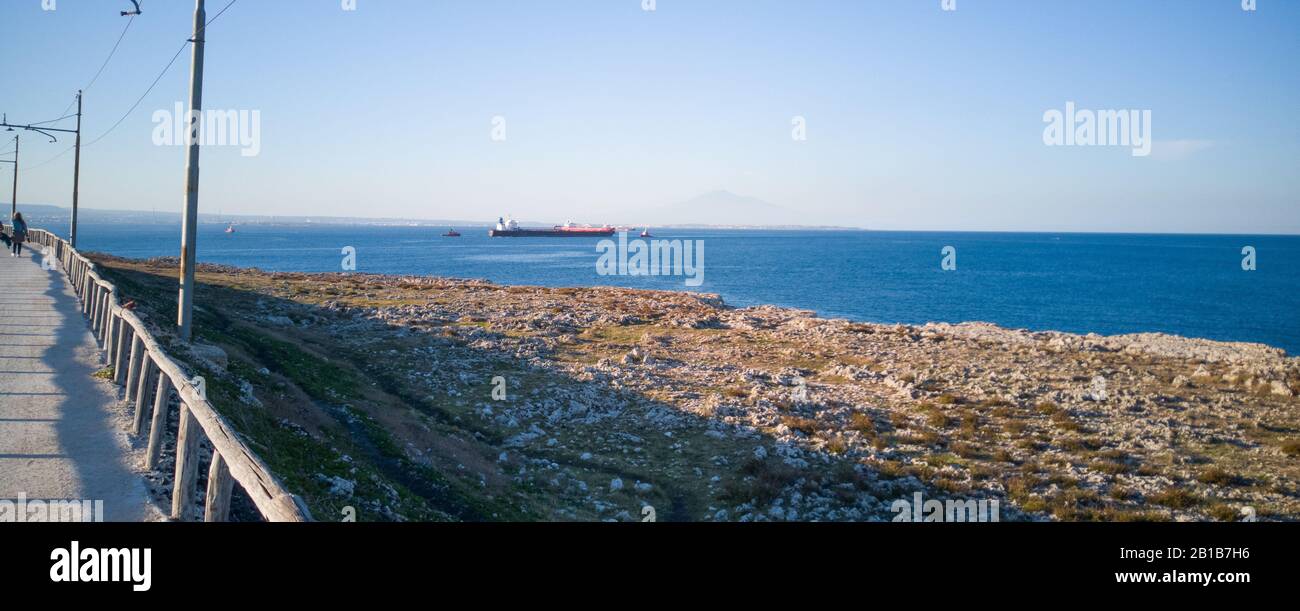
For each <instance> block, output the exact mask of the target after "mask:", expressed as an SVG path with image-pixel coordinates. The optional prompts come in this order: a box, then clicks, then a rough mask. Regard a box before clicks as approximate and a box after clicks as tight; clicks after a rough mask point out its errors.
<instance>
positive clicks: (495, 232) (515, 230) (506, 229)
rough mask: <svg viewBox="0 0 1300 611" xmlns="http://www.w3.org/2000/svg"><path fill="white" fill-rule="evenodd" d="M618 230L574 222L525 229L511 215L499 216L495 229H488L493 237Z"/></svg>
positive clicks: (598, 233) (592, 234) (602, 234)
mask: <svg viewBox="0 0 1300 611" xmlns="http://www.w3.org/2000/svg"><path fill="white" fill-rule="evenodd" d="M615 231H617V230H616V229H615V228H613V227H610V226H608V225H606V226H604V227H580V226H578V225H574V224H573V223H565V224H563V225H556V226H554V227H551V228H550V229H524V228H521V227H520V226H519V223H517V222H515V221H514V219H511V218H510V217H505V218H498V219H497V226H496V228H495V229H492V230H489V231H488V237H493V238H591V237H606V236H612V235H614V232H615Z"/></svg>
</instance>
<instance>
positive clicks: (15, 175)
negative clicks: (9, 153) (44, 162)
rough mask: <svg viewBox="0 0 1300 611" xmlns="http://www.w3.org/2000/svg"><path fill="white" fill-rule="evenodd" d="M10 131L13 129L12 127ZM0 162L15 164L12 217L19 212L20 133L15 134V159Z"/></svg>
mask: <svg viewBox="0 0 1300 611" xmlns="http://www.w3.org/2000/svg"><path fill="white" fill-rule="evenodd" d="M9 131H13V130H12V129H10V130H9ZM0 163H12V164H14V203H13V206H11V207H10V208H9V218H11V219H12V218H13V217H14V214H17V213H18V134H14V160H13V161H9V160H8V159H0ZM0 220H4V219H0Z"/></svg>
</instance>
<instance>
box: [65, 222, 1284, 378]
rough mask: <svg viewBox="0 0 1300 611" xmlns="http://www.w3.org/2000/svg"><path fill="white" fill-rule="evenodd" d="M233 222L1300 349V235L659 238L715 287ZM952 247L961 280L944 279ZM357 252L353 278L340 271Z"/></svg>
mask: <svg viewBox="0 0 1300 611" xmlns="http://www.w3.org/2000/svg"><path fill="white" fill-rule="evenodd" d="M46 224H47V225H49V224H50V223H48V221H47V222H46ZM226 226H227V223H224V222H203V223H200V225H199V239H198V242H197V245H198V253H199V255H198V260H199V262H200V263H216V264H224V265H232V266H235V267H241V268H256V269H260V270H263V271H283V272H337V271H356V272H361V273H377V274H385V275H401V276H428V277H446V278H461V279H482V280H487V281H491V282H494V283H497V284H503V285H524V286H546V287H593V286H618V287H624V288H641V289H652V290H675V291H689V292H700V293H710V294H717V295H719V296H720V297H721V298H722V299H723V300H724V301H725V302H726V303H727V304H728V305H730V306H735V307H750V306H760V305H772V306H778V307H787V308H795V309H802V310H811V311H813V312H814V313H815V314H816V315H817V316H819V317H823V318H845V319H849V320H853V321H859V322H871V323H882V324H909V325H922V324H926V323H931V322H934V323H951V324H959V323H991V324H995V325H998V326H1001V327H1005V328H1010V329H1025V330H1029V331H1033V332H1048V331H1056V332H1062V333H1073V334H1083V335H1086V334H1090V333H1095V334H1098V335H1105V336H1113V335H1124V334H1132V333H1165V334H1170V335H1178V336H1182V337H1188V338H1199V339H1210V340H1216V341H1226V342H1245V343H1257V344H1264V345H1267V346H1270V347H1274V348H1280V349H1282V350H1285V351H1286V352H1287V353H1288V354H1290V355H1294V354H1297V353H1300V322H1298V321H1300V306H1297V304H1295V303H1294V301H1293V300H1291V299H1289V297H1288V292H1287V287H1288V286H1296V285H1300V278H1298V277H1296V272H1295V270H1294V268H1291V269H1287V268H1286V267H1283V266H1278V265H1276V264H1274V263H1273V262H1275V261H1286V260H1291V258H1293V257H1296V256H1300V238H1296V237H1295V236H1289V235H1240V234H1173V233H1164V234H1161V233H1099V232H1019V231H999V232H994V231H896V230H858V229H840V230H832V229H818V230H807V229H727V228H714V227H699V228H691V227H664V228H662V229H653V228H652V233H653V238H654V239H661V240H686V241H694V242H697V243H701V244H702V248H703V250H704V253H705V258H704V266H703V272H702V274H701V275H702V278H703V280H702V282H701V284H700V285H699V286H689V285H687V284H686V283H685V282H683V279H682V278H681V277H678V276H634V275H621V274H616V275H607V276H602V275H599V274H597V273H596V271H595V269H596V263H597V260H598V257H599V252H598V250H597V243H598V241H599V240H598V239H596V238H488V237H487V235H486V226H481V225H479V226H476V225H462V226H460V227H458V229H460V230H463V235H462V237H459V238H446V237H442V235H441V234H442V232H443V231H444V229H443V227H442V226H441V225H434V224H431V225H400V224H394V225H355V224H354V225H347V224H330V223H285V224H275V223H251V224H239V223H236V224H235V227H236V233H234V234H227V233H225V228H226ZM47 228H48V229H51V230H52V231H55V232H56V233H60V234H63V233H66V232H61V231H59V230H58V227H57V225H55V226H52V227H47ZM477 228H482V229H483V231H481V232H480V231H474V229H477ZM179 231H180V225H179V223H168V222H158V223H140V222H135V223H118V222H107V223H106V222H93V221H83V222H82V223H81V227H80V229H79V241H80V244H79V248H81V249H83V250H85V251H88V252H93V251H98V252H104V253H106V254H111V255H115V256H122V257H127V258H140V259H148V258H154V257H175V256H177V255H178V254H179ZM636 235H637V234H636V233H631V234H629V235H628V236H627V237H628V239H630V240H634V241H635V240H636V239H637V238H636ZM614 239H615V240H616V239H617V236H615V238H614ZM949 246H952V247H953V248H954V249H955V253H954V254H955V257H953V261H952V263H954V264H955V266H956V269H951V270H945V269H944V268H943V265H944V259H945V255H944V253H945V251H944V249H945V248H947V247H949ZM1247 246H1250V247H1254V248H1256V249H1257V250H1258V252H1259V254H1258V257H1259V259H1260V261H1259V263H1258V267H1257V269H1255V270H1251V271H1246V270H1243V269H1242V255H1241V250H1242V248H1244V247H1247ZM348 247H351V248H353V249H355V257H354V260H355V261H354V262H355V269H354V270H349V269H346V268H344V267H342V265H343V261H344V259H346V256H345V253H344V249H345V248H348ZM1135 264H1140V265H1137V266H1135ZM1161 272H1164V273H1161Z"/></svg>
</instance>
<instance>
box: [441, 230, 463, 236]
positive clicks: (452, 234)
mask: <svg viewBox="0 0 1300 611" xmlns="http://www.w3.org/2000/svg"><path fill="white" fill-rule="evenodd" d="M442 237H444V238H459V237H460V232H459V231H456V230H455V229H451V228H448V229H447V233H444V234H442Z"/></svg>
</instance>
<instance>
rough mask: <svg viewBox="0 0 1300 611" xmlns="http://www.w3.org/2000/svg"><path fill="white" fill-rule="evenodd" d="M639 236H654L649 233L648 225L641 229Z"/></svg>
mask: <svg viewBox="0 0 1300 611" xmlns="http://www.w3.org/2000/svg"><path fill="white" fill-rule="evenodd" d="M641 237H643V238H653V237H654V236H652V235H650V228H649V227H646V228H645V231H642V232H641Z"/></svg>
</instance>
